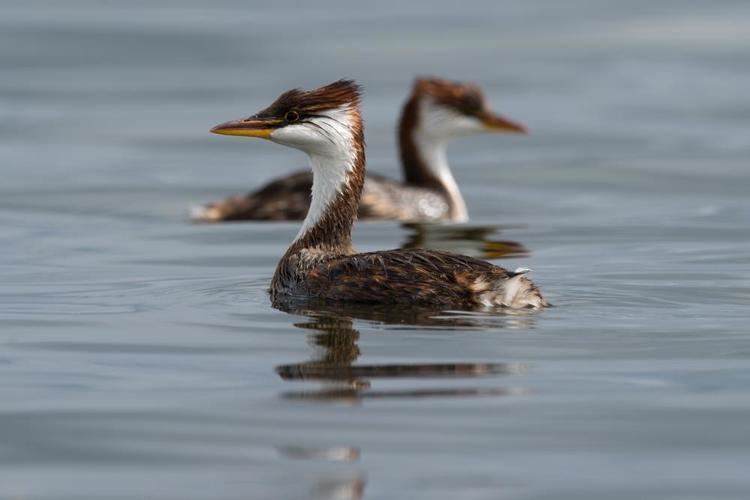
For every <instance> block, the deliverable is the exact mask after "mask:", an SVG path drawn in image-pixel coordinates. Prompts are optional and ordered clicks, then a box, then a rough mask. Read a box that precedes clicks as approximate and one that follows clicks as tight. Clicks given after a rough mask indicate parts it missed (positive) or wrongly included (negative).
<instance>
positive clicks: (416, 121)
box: [192, 78, 526, 222]
mask: <svg viewBox="0 0 750 500" xmlns="http://www.w3.org/2000/svg"><path fill="white" fill-rule="evenodd" d="M484 132H511V133H525V132H526V129H525V128H524V127H523V126H522V125H519V124H517V123H514V122H513V121H511V120H508V119H507V118H505V117H503V116H501V115H498V114H496V113H494V112H492V111H491V110H490V109H489V108H488V107H487V105H486V102H485V98H484V95H483V93H482V91H481V89H480V88H479V87H478V86H477V85H474V84H471V83H462V82H453V81H448V80H440V79H435V78H421V79H417V80H416V81H415V82H414V86H413V88H412V93H411V96H410V97H409V99H408V100H407V102H406V103H405V104H404V107H403V109H402V112H401V119H400V122H399V129H398V139H399V149H400V156H401V168H402V169H403V173H404V182H400V181H396V180H393V179H389V178H387V177H383V176H379V175H372V174H368V175H367V177H366V180H365V185H364V188H363V190H362V197H361V199H360V204H359V217H360V218H361V219H396V220H401V221H411V222H419V221H421V222H425V221H444V222H466V221H467V220H468V218H469V215H468V211H467V209H466V203H465V202H464V199H463V196H462V195H461V191H460V190H459V188H458V184H457V183H456V181H455V179H454V178H453V174H452V173H451V170H450V167H449V165H448V159H447V155H446V146H447V143H448V142H449V141H451V140H452V139H455V138H458V137H464V136H468V135H474V134H480V133H484ZM312 182H313V179H312V173H311V172H310V171H309V170H305V171H301V172H295V173H293V174H290V175H288V176H286V177H283V178H280V179H276V180H274V181H272V182H271V183H269V184H267V185H265V186H264V187H262V188H260V189H258V190H257V191H254V192H252V193H248V194H246V195H241V196H233V197H230V198H226V199H223V200H219V201H215V202H212V203H208V204H206V205H204V206H200V207H197V208H196V209H195V210H194V211H193V214H192V218H193V220H195V221H198V222H218V221H230V220H296V219H300V220H301V219H303V218H304V217H305V214H307V210H308V208H309V207H310V189H311V188H312Z"/></svg>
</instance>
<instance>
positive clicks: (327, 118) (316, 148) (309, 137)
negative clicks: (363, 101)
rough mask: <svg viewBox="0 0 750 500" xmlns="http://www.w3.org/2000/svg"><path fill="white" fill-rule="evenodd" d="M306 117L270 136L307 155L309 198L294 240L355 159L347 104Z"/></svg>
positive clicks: (341, 182) (314, 220)
mask: <svg viewBox="0 0 750 500" xmlns="http://www.w3.org/2000/svg"><path fill="white" fill-rule="evenodd" d="M309 121H311V122H313V123H304V122H303V123H299V124H294V125H287V126H286V127H282V128H280V129H278V130H276V131H275V132H274V133H273V135H272V136H271V140H272V141H274V142H277V143H279V144H283V145H285V146H290V147H293V148H296V149H301V150H302V151H304V152H306V153H307V155H308V156H309V157H310V165H311V166H312V171H313V186H312V201H311V202H310V210H309V211H308V212H307V216H306V217H305V221H304V222H303V223H302V227H301V228H300V230H299V233H298V234H297V237H296V238H295V241H297V240H299V239H300V238H302V237H303V236H304V235H305V234H306V233H307V232H308V231H309V230H310V229H311V228H312V227H314V226H315V225H316V224H317V223H318V221H319V220H320V218H321V217H322V216H323V214H324V213H325V212H326V209H327V208H328V206H329V205H330V204H331V202H333V200H335V199H336V196H337V195H338V194H339V193H340V192H341V190H342V188H343V187H344V186H345V185H346V183H347V182H348V180H349V173H350V172H351V171H352V170H353V169H354V161H355V160H356V149H355V145H354V137H353V135H352V121H351V108H349V107H342V108H337V109H332V110H329V111H325V112H323V113H321V116H319V117H316V118H312V119H310V120H309Z"/></svg>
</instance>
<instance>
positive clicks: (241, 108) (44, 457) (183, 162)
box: [0, 0, 750, 500]
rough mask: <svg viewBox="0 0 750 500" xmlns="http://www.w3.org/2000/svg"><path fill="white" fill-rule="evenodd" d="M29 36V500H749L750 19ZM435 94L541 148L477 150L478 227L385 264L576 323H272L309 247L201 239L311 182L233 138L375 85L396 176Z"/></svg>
mask: <svg viewBox="0 0 750 500" xmlns="http://www.w3.org/2000/svg"><path fill="white" fill-rule="evenodd" d="M0 11H1V12H2V15H0V74H2V77H0V117H1V119H0V160H1V161H2V163H1V164H0V169H1V170H0V172H2V183H0V247H2V250H1V251H0V324H2V329H1V330H0V332H1V334H0V340H1V341H2V350H1V351H0V372H1V374H2V376H1V377H0V400H2V402H3V404H2V407H1V408H0V497H1V498H23V499H71V500H72V499H75V500H81V499H103V498H107V499H141V498H149V499H205V498H221V499H240V498H242V499H247V498H263V499H290V498H291V499H293V498H311V497H312V498H340V499H345V498H367V499H394V498H409V499H421V498H424V499H435V498H445V499H455V498H472V499H496V498H509V499H548V498H550V499H551V498H554V499H556V500H560V499H581V498H608V499H632V498H639V499H691V498H694V499H707V498H710V499H729V498H732V499H734V498H737V499H740V498H743V499H744V498H747V497H748V494H750V493H749V492H750V476H749V475H748V473H747V472H748V463H750V432H749V431H748V430H749V429H748V421H749V417H750V331H749V330H748V318H749V314H748V312H749V306H750V227H749V226H748V221H750V201H749V199H748V193H750V175H749V174H748V160H747V159H748V156H749V154H750V135H749V134H748V133H749V132H750V125H749V124H750V103H749V101H748V99H747V89H748V88H750V5H748V4H747V2H739V1H737V2H731V1H724V2H704V3H699V2H677V1H664V2H658V3H654V2H645V1H636V2H620V1H615V0H612V1H601V2H587V1H583V0H576V1H573V2H555V1H551V0H550V1H546V2H544V1H540V2H534V3H531V2H510V1H508V2H495V1H492V2H489V1H487V2H484V3H479V4H475V5H473V6H472V7H471V8H467V7H466V6H461V5H459V4H457V3H454V2H442V3H430V5H429V6H425V5H419V4H416V3H415V4H412V3H408V2H386V3H385V4H382V3H381V4H379V5H378V6H377V7H375V6H367V7H364V6H363V7H356V8H355V7H353V6H352V4H350V3H348V2H322V3H321V2H315V3H310V4H308V5H307V6H305V7H296V8H294V9H292V8H291V7H284V6H282V5H278V6H277V5H275V4H269V3H268V2H261V3H248V2H240V1H233V0H222V1H219V2H198V1H196V0H189V1H181V2H177V1H174V2H169V1H165V2H145V1H136V2H94V1H83V0H72V1H68V2H64V3H63V2H57V1H52V0H49V1H47V2H44V1H29V2H16V3H10V2H6V3H5V4H3V5H2V7H0ZM416 74H435V75H439V76H444V77H449V78H456V79H470V80H474V81H477V82H480V83H481V84H482V85H483V86H484V88H485V89H486V91H487V94H488V96H489V99H490V101H491V102H492V104H493V106H494V107H495V108H496V109H497V110H499V111H501V112H504V113H506V114H507V115H508V116H511V117H513V118H515V119H517V120H519V121H521V122H523V123H525V124H526V125H528V127H529V128H530V130H531V131H532V134H531V135H529V136H528V137H510V136H509V137H500V136H487V137H477V138H472V139H467V140H464V141H463V142H461V143H457V144H455V145H454V146H453V147H452V148H451V150H450V156H451V161H452V163H453V165H454V169H455V172H456V176H457V177H458V179H459V182H460V184H461V186H462V188H463V190H464V193H465V195H466V198H467V201H468V205H469V208H470V211H471V214H472V226H471V228H472V230H471V231H469V232H468V233H466V234H461V233H460V232H458V231H456V232H454V231H447V230H436V229H434V228H417V227H402V226H399V225H397V224H393V223H372V224H362V225H359V226H358V227H357V229H356V231H355V240H356V243H357V245H358V247H359V248H360V249H362V250H373V249H379V248H392V247H398V246H402V245H415V244H416V245H419V244H430V245H439V246H448V247H451V248H454V249H459V250H461V251H464V252H470V253H474V254H482V255H486V256H489V257H493V258H499V259H498V260H497V262H498V263H499V264H502V265H505V266H508V267H519V266H524V267H531V268H533V269H534V277H535V279H536V280H537V282H538V283H539V284H540V285H541V286H542V287H543V289H544V290H545V292H546V294H547V296H548V298H549V299H550V300H551V301H552V302H554V303H555V304H556V305H557V307H555V308H553V309H550V310H547V311H544V312H543V313H541V314H531V315H529V314H525V315H506V316H502V315H489V314H468V313H461V312H456V311H441V312H432V313H424V312H415V311H409V310H395V311H394V310H391V311H384V310H379V309H377V308H374V309H373V308H367V309H361V308H359V309H357V308H347V309H344V310H340V309H339V310H337V309H315V310H304V309H299V310H294V311H291V312H284V311H279V310H276V309H273V308H271V306H270V303H269V299H268V297H267V295H266V293H265V289H266V287H267V284H268V282H269V280H270V276H271V274H272V272H273V268H274V265H275V263H276V260H277V258H278V256H279V255H280V254H281V253H282V252H283V250H284V249H285V246H286V245H287V244H288V242H289V241H290V240H291V239H292V238H293V236H294V234H295V233H296V231H297V225H296V224H231V225H222V226H201V225H191V224H189V223H187V220H186V215H187V213H188V210H189V208H190V207H191V206H193V205H195V204H196V203H199V202H202V201H207V200H210V199H213V198H217V197H220V196H224V195H229V194H235V193H238V192H242V191H244V190H247V189H249V188H251V187H252V186H255V185H259V184H261V183H262V182H265V181H266V180H268V179H270V178H272V177H274V176H277V175H279V174H281V173H283V172H288V171H292V170H294V169H297V168H299V167H300V166H302V165H303V164H304V161H305V159H304V157H303V156H302V155H300V154H299V153H298V152H295V151H291V150H286V149H284V148H280V147H278V146H274V145H271V144H268V143H263V142H261V141H250V140H242V139H237V138H226V137H217V136H211V135H209V134H208V133H207V130H208V128H209V127H211V126H212V125H214V124H216V123H218V122H221V121H224V120H227V119H230V118H235V117H239V116H243V115H247V114H249V113H251V112H254V111H256V110H258V109H260V108H261V107H263V106H265V105H266V104H268V103H269V102H270V101H271V100H272V99H273V98H274V97H275V96H276V95H277V94H278V93H280V92H281V91H282V90H285V89H287V88H289V87H292V86H307V87H309V86H315V85H319V84H322V83H326V82H328V81H331V80H333V79H336V78H339V77H342V76H349V77H354V78H356V79H358V80H360V81H361V82H362V83H363V84H364V85H365V87H366V100H365V115H366V119H367V137H368V160H369V167H370V168H371V169H372V170H374V171H379V172H383V173H387V174H390V175H393V176H397V175H398V168H397V165H396V159H395V158H396V155H395V149H394V147H395V145H394V130H393V126H394V122H395V118H396V116H397V114H398V109H399V106H400V104H401V103H402V101H403V99H404V98H405V96H406V94H407V91H408V87H409V85H410V81H411V79H412V78H413V76H414V75H416ZM467 235H470V236H471V237H469V236H467ZM472 238H474V239H472ZM420 242H421V243H420Z"/></svg>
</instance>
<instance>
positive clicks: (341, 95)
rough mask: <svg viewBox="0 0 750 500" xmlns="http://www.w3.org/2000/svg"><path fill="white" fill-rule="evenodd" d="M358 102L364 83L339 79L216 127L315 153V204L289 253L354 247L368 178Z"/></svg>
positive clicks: (221, 131) (291, 92)
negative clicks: (353, 230)
mask: <svg viewBox="0 0 750 500" xmlns="http://www.w3.org/2000/svg"><path fill="white" fill-rule="evenodd" d="M359 101H360V87H359V85H357V84H356V83H355V82H354V81H352V80H339V81H337V82H334V83H331V84H329V85H326V86H323V87H320V88H317V89H313V90H299V89H294V90H289V91H287V92H284V93H283V94H281V95H280V96H279V97H278V98H277V99H276V100H275V101H274V102H273V104H271V105H270V106H269V107H267V108H266V109H264V110H263V111H259V112H258V113H256V114H254V115H253V116H250V117H248V118H244V119H240V120H233V121H229V122H226V123H222V124H221V125H217V126H215V127H214V128H212V129H211V132H213V133H215V134H223V135H240V136H246V137H260V138H263V139H269V140H271V141H273V142H276V143H279V144H283V145H284V146H289V147H292V148H295V149H300V150H302V151H304V152H305V153H307V155H308V156H309V157H310V165H311V167H312V171H313V185H312V199H311V201H310V209H309V211H308V212H307V216H306V217H305V220H304V222H303V223H302V228H301V229H300V232H299V234H298V235H297V238H296V239H295V241H294V243H293V244H292V246H291V247H290V248H289V250H288V252H291V253H294V252H297V251H299V250H301V249H304V248H308V249H309V248H316V249H321V248H325V249H326V250H325V251H326V252H329V253H350V252H352V251H353V250H352V248H351V227H352V223H353V221H354V219H355V218H356V215H357V206H358V205H359V198H360V194H361V192H362V186H363V185H364V180H365V150H364V144H365V139H364V129H363V125H362V118H361V115H360V111H359Z"/></svg>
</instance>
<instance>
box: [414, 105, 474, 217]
mask: <svg viewBox="0 0 750 500" xmlns="http://www.w3.org/2000/svg"><path fill="white" fill-rule="evenodd" d="M421 108H422V106H420V100H419V99H417V98H412V99H410V100H409V102H407V103H406V105H405V106H404V110H403V113H402V114H401V121H400V123H399V147H400V152H401V167H402V169H403V172H404V179H405V180H406V183H407V184H410V185H413V186H419V187H424V188H427V189H432V190H435V191H439V192H440V193H441V194H443V195H444V196H445V198H446V201H447V202H448V209H449V216H450V219H451V220H453V221H455V222H466V221H468V220H469V212H468V210H467V208H466V202H465V201H464V198H463V196H462V195H461V190H460V189H459V188H458V184H457V183H456V179H455V178H454V177H453V173H452V172H451V169H450V165H449V164H448V155H447V151H446V150H447V145H448V139H447V138H445V137H441V136H440V135H437V134H433V133H429V132H428V131H427V130H425V127H423V126H422V125H421V120H422V116H423V115H424V114H425V113H424V110H423V109H421Z"/></svg>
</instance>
